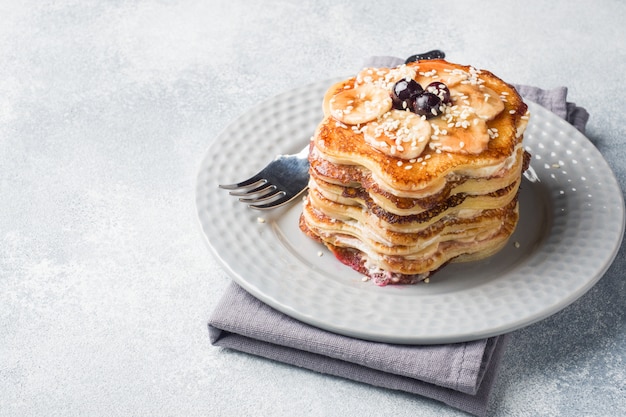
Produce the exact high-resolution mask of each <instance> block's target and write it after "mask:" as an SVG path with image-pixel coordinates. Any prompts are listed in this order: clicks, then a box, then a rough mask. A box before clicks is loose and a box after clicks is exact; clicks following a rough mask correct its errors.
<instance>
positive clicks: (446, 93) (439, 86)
mask: <svg viewBox="0 0 626 417" xmlns="http://www.w3.org/2000/svg"><path fill="white" fill-rule="evenodd" d="M425 91H427V92H429V93H433V94H434V95H436V96H438V97H439V98H440V99H441V101H442V102H443V103H444V104H450V103H451V102H452V101H451V100H450V90H449V89H448V86H447V85H445V84H444V83H442V82H441V81H435V82H432V83H430V84H428V85H427V86H426V88H425Z"/></svg>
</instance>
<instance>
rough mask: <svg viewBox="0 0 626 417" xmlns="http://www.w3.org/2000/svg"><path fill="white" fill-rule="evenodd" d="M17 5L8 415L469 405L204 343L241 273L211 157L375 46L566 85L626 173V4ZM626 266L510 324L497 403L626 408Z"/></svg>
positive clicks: (361, 410) (5, 136)
mask: <svg viewBox="0 0 626 417" xmlns="http://www.w3.org/2000/svg"><path fill="white" fill-rule="evenodd" d="M364 3H365V4H364ZM0 17H1V23H0V415H2V416H18V415H25V416H41V415H46V416H76V415H103V416H129V415H136V416H141V415H152V416H179V415H186V416H207V415H210V416H213V415H215V416H239V415H263V416H293V415H313V416H336V415H337V416H339V415H341V416H348V415H365V416H369V415H371V416H386V415H393V416H416V415H419V416H441V415H449V416H457V415H458V416H462V415H465V414H464V413H462V412H459V411H456V410H453V409H450V408H445V407H443V406H442V405H440V404H439V403H436V402H434V401H430V400H427V399H423V398H419V397H415V396H412V395H408V394H403V393H399V392H393V391H388V390H383V389H377V388H373V387H370V386H367V385H363V384H359V383H354V382H351V381H347V380H343V379H339V378H333V377H328V376H324V375H320V374H316V373H313V372H309V371H305V370H300V369H296V368H292V367H289V366H286V365H282V364H278V363H275V362H271V361H268V360H264V359H259V358H256V357H252V356H248V355H245V354H241V353H236V352H231V351H227V350H223V349H219V348H214V347H212V346H210V344H209V341H208V334H207V329H206V322H207V320H208V317H209V315H210V313H211V310H212V309H213V307H214V306H215V305H216V303H217V300H218V299H219V297H220V294H221V293H222V291H223V289H224V288H225V287H226V285H227V283H228V282H229V278H228V277H227V276H226V274H225V273H224V272H223V271H222V270H221V269H220V268H219V266H218V265H217V263H216V261H215V260H213V259H212V257H211V255H210V254H209V251H208V249H207V248H206V245H205V243H204V241H203V236H202V234H201V232H200V230H199V227H198V224H197V220H196V213H195V205H194V198H195V197H194V187H195V177H196V174H197V170H198V166H199V163H200V161H201V159H202V157H203V155H204V151H205V149H206V147H207V146H208V144H209V143H210V142H211V140H212V139H213V138H214V137H215V136H216V135H217V134H218V133H219V132H220V130H221V129H223V128H224V127H225V126H226V125H228V124H229V123H230V122H231V121H232V120H234V119H235V118H236V117H237V116H239V115H240V114H242V113H243V112H245V111H247V110H249V109H250V108H253V106H254V105H255V104H256V103H258V102H260V101H262V100H264V99H266V98H269V97H271V96H273V95H275V94H277V93H280V92H282V91H285V90H288V89H290V88H294V87H297V86H300V85H302V84H306V83H310V82H313V81H317V80H320V79H326V78H329V77H335V76H338V75H345V74H351V73H354V72H355V71H356V70H358V69H359V68H360V67H361V63H362V62H363V60H364V59H365V58H366V57H367V56H369V55H396V56H407V55H410V54H413V53H415V52H422V51H425V50H429V49H434V48H440V49H443V50H444V51H446V53H447V56H448V58H449V59H450V60H452V61H455V62H459V63H463V64H472V65H474V66H476V67H478V68H485V69H489V70H491V71H492V72H494V73H495V74H497V75H499V76H500V77H502V78H504V79H505V80H507V81H509V82H515V83H522V84H532V85H536V86H539V87H542V88H553V87H557V86H561V85H565V86H568V87H569V99H570V100H571V101H575V102H576V103H577V104H579V105H581V106H584V107H585V108H587V110H588V111H589V112H590V114H591V118H590V121H589V125H588V130H587V134H588V137H589V138H590V139H591V140H592V141H593V142H594V143H595V145H596V146H597V147H598V148H599V149H600V151H601V152H602V154H603V155H604V156H605V158H606V159H607V161H608V163H609V165H610V166H611V167H612V168H613V170H614V172H615V173H616V175H617V176H618V178H619V180H620V185H621V187H622V190H623V189H624V184H625V183H626V173H625V172H624V170H625V168H626V163H625V162H624V156H625V155H624V146H623V141H624V137H625V133H626V132H625V128H624V112H623V110H622V107H623V100H624V97H626V87H625V85H626V83H625V82H624V77H625V76H624V63H625V62H626V60H625V54H626V45H625V40H626V29H625V28H624V20H625V18H626V3H624V2H619V1H609V0H604V1H596V2H589V1H585V2H583V1H565V0H557V1H552V2H543V1H526V2H520V1H498V2H495V1H493V2H479V1H448V2H445V4H440V3H439V2H417V1H415V2H403V3H394V4H391V2H377V3H367V2H346V1H339V0H335V1H313V0H304V1H298V2H296V1H292V2H290V1H277V0H274V1H264V2H252V1H242V0H227V1H204V2H200V1H191V0H187V1H185V0H171V1H127V2H123V1H78V0H76V1H72V0H60V1H57V2H39V1H19V2H18V1H9V0H5V1H2V2H0ZM607 221H611V219H607ZM625 268H626V265H625V262H624V248H623V247H622V248H621V250H620V253H619V254H618V258H617V260H616V262H615V263H614V264H613V266H612V267H611V268H610V269H609V271H608V273H607V274H606V275H605V277H604V278H602V279H601V280H600V281H599V283H598V284H597V285H596V286H595V287H594V288H593V289H592V290H591V291H589V292H588V293H587V294H586V295H585V296H583V297H582V298H581V299H579V300H578V301H577V302H575V303H574V304H572V305H571V306H569V307H567V308H566V309H565V310H563V311H562V312H560V313H558V314H556V315H554V316H552V317H550V318H548V319H546V320H544V321H542V322H540V323H537V324H534V325H532V326H529V327H527V328H525V329H522V330H519V331H516V332H515V333H514V334H513V337H512V342H511V344H510V346H509V348H508V349H507V352H506V354H505V357H504V362H503V366H502V369H501V373H500V378H499V381H498V384H497V385H496V388H495V391H494V395H493V398H492V405H491V410H492V411H491V415H494V416H508V415H513V416H537V415H546V416H559V415H566V416H570V415H577V416H582V415H585V416H587V415H588V416H621V415H625V414H626V388H625V387H626V373H625V371H624V368H625V365H624V359H625V357H626V352H625V346H626V324H625V308H624V305H625V301H624V300H625V299H626V298H625V293H624V278H623V276H622V274H623V271H624V270H625Z"/></svg>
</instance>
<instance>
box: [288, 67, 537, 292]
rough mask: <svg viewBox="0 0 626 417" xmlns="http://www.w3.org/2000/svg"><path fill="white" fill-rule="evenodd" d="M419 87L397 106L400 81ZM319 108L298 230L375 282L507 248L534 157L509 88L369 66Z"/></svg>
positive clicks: (415, 276)
mask: <svg viewBox="0 0 626 417" xmlns="http://www.w3.org/2000/svg"><path fill="white" fill-rule="evenodd" d="M411 80H412V81H411ZM415 82H417V83H418V84H419V86H421V88H423V89H424V91H423V92H420V90H421V89H419V88H418V89H417V90H415V91H414V92H413V93H412V94H413V95H412V96H411V97H409V99H407V100H404V101H402V100H401V99H402V98H403V97H404V98H406V95H405V96H403V97H401V94H404V93H406V91H405V92H401V93H398V91H400V90H399V89H400V88H401V87H396V83H398V84H402V83H404V85H406V84H407V83H411V86H415ZM437 83H443V84H444V85H445V87H444V88H442V87H441V86H440V85H438V84H437ZM419 86H418V87H419ZM394 88H395V91H394ZM407 91H408V90H407ZM432 95H435V96H436V97H432ZM424 103H426V104H424ZM433 103H434V104H433ZM322 106H323V109H324V118H323V120H322V121H321V122H320V124H319V125H318V127H317V129H316V132H315V135H314V136H313V138H312V143H311V148H310V152H309V161H310V181H309V194H308V196H307V197H306V198H305V201H304V206H303V212H302V215H301V217H300V228H301V229H302V231H303V232H304V233H306V234H307V235H308V236H310V237H311V238H313V239H315V240H317V241H319V242H321V243H323V244H324V245H326V246H327V247H328V248H329V249H330V250H331V251H332V252H333V253H334V254H335V256H336V257H337V258H338V259H339V260H340V261H341V262H343V263H345V264H347V265H349V266H350V267H352V268H353V269H355V270H357V271H359V272H360V273H362V274H364V275H366V276H367V277H369V278H372V279H373V280H374V282H376V283H377V284H379V285H386V284H412V283H415V282H419V281H421V280H424V279H426V278H428V277H429V276H430V275H431V274H432V273H433V272H434V271H436V270H438V269H439V268H441V267H442V266H444V265H445V264H446V263H448V262H460V261H471V260H477V259H482V258H484V257H487V256H491V255H493V254H495V253H497V252H498V251H499V250H500V249H501V248H502V247H503V246H504V245H505V244H506V242H507V240H508V239H509V237H510V235H511V234H512V233H513V231H514V229H515V226H516V224H517V221H518V217H519V215H518V203H517V199H518V190H519V184H520V182H521V175H522V173H523V171H524V170H525V169H526V168H527V167H528V163H529V158H530V156H529V155H528V154H527V153H526V152H525V151H524V149H523V147H522V140H523V133H524V130H525V127H526V124H527V122H528V117H529V115H528V112H527V106H526V104H524V102H523V101H522V99H521V97H520V96H519V94H518V93H517V91H516V90H515V89H514V88H513V87H512V86H510V85H509V84H507V83H505V82H504V81H502V80H501V79H499V78H498V77H496V76H495V75H493V74H492V73H490V72H488V71H484V70H476V69H474V68H473V67H469V66H462V65H458V64H452V63H449V62H447V61H444V60H430V61H417V62H415V63H410V64H406V65H400V66H398V67H395V68H366V69H364V70H363V71H361V72H360V73H359V74H357V75H356V76H355V77H352V78H349V79H347V80H343V81H341V82H339V83H336V84H334V85H333V86H331V87H330V88H329V89H328V91H327V92H326V94H325V96H324V100H323V103H322Z"/></svg>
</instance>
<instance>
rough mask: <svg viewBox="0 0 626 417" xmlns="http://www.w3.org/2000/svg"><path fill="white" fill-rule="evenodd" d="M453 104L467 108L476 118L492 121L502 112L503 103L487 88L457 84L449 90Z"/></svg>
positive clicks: (496, 94)
mask: <svg viewBox="0 0 626 417" xmlns="http://www.w3.org/2000/svg"><path fill="white" fill-rule="evenodd" d="M450 94H451V95H452V100H453V102H454V104H457V105H459V107H464V106H467V107H469V108H471V111H472V112H473V113H475V114H476V115H477V116H478V117H480V118H481V119H484V120H492V119H494V118H495V117H496V116H497V115H498V114H500V113H501V112H502V111H503V110H504V102H503V101H502V99H500V95H499V94H498V93H496V92H495V91H493V90H492V89H491V88H489V87H485V86H484V85H481V86H480V87H478V86H474V85H470V84H458V85H456V86H454V88H452V89H450Z"/></svg>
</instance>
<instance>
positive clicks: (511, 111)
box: [509, 110, 517, 114]
mask: <svg viewBox="0 0 626 417" xmlns="http://www.w3.org/2000/svg"><path fill="white" fill-rule="evenodd" d="M509 113H511V114H515V113H517V112H516V111H515V110H509Z"/></svg>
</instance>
